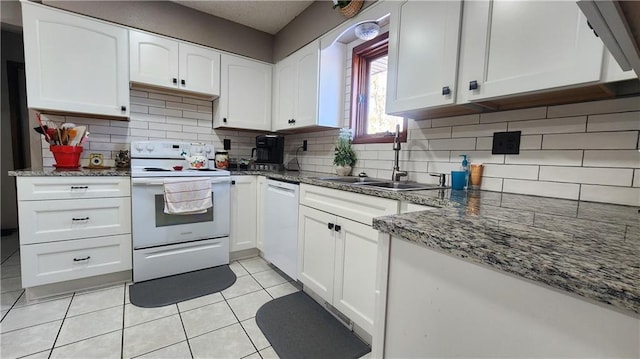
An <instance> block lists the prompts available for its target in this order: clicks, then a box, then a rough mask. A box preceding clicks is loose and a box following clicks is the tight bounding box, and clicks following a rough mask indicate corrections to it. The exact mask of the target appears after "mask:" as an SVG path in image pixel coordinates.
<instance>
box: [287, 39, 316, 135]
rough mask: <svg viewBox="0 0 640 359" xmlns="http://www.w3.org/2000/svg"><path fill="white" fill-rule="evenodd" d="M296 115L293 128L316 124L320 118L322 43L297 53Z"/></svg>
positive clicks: (306, 47) (311, 45) (312, 44)
mask: <svg viewBox="0 0 640 359" xmlns="http://www.w3.org/2000/svg"><path fill="white" fill-rule="evenodd" d="M295 56H296V63H297V69H298V70H297V72H296V84H297V85H296V89H297V92H296V94H295V95H296V114H295V117H294V118H293V120H294V121H293V122H292V126H291V127H293V128H296V127H306V126H312V125H314V124H316V122H317V118H318V86H319V83H318V75H319V74H318V70H319V66H318V65H319V58H320V43H319V42H318V41H315V42H313V43H311V44H309V45H307V46H305V47H303V48H302V49H300V50H299V51H298V52H296V55H295Z"/></svg>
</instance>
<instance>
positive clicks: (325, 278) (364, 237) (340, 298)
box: [298, 184, 398, 333]
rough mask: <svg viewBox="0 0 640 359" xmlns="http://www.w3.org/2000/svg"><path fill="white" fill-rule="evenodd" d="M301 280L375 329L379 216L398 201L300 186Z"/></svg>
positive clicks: (364, 325)
mask: <svg viewBox="0 0 640 359" xmlns="http://www.w3.org/2000/svg"><path fill="white" fill-rule="evenodd" d="M300 204H301V205H300V208H299V215H298V216H299V220H298V279H299V280H300V281H301V282H302V283H303V284H304V286H305V287H307V288H308V289H310V290H311V291H312V292H314V293H315V294H317V295H318V296H320V297H321V298H322V299H324V300H325V301H326V302H327V303H329V304H331V305H332V306H334V307H335V308H336V309H337V310H338V311H340V312H341V313H342V314H344V315H346V316H347V317H348V318H349V319H351V320H352V321H353V322H354V323H355V324H356V325H357V326H359V327H360V328H362V329H363V330H364V331H366V332H368V333H372V331H373V315H374V303H375V279H376V271H377V251H378V231H376V230H374V229H373V228H371V220H372V218H373V217H377V216H382V215H388V214H395V213H397V210H398V202H397V201H395V200H391V199H385V198H377V197H373V196H367V195H362V194H357V193H351V192H345V191H340V190H335V189H329V188H323V187H317V186H311V185H306V184H302V185H300Z"/></svg>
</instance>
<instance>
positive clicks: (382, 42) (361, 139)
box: [350, 32, 407, 144]
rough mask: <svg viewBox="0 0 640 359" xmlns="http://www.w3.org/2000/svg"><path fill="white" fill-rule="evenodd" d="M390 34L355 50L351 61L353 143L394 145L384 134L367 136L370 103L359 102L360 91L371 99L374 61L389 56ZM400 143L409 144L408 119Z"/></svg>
mask: <svg viewBox="0 0 640 359" xmlns="http://www.w3.org/2000/svg"><path fill="white" fill-rule="evenodd" d="M388 53H389V33H388V32H385V33H382V34H380V35H378V36H376V37H375V38H373V39H371V40H369V41H365V42H363V43H362V44H360V45H358V46H356V47H354V48H353V51H352V59H351V110H350V124H351V128H352V129H353V143H355V144H358V143H360V144H362V143H392V142H393V137H394V136H390V135H388V133H387V134H383V133H376V134H367V117H368V116H367V115H368V101H358V97H359V92H360V91H358V90H359V89H362V88H364V89H366V92H367V93H366V94H365V98H367V99H368V98H369V96H368V91H369V88H368V87H369V71H370V64H371V62H372V61H373V60H375V59H377V58H379V57H382V56H384V55H388ZM402 121H403V124H402V131H401V132H400V141H401V142H407V118H406V117H405V118H403V120H402Z"/></svg>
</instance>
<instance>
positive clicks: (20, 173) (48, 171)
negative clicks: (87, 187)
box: [8, 167, 131, 177]
mask: <svg viewBox="0 0 640 359" xmlns="http://www.w3.org/2000/svg"><path fill="white" fill-rule="evenodd" d="M8 174H9V176H13V177H48V176H55V177H65V176H69V177H70V176H117V177H128V176H130V175H131V171H129V169H125V170H123V169H119V168H107V169H88V168H83V167H80V168H78V169H57V168H55V167H44V168H42V169H30V168H26V169H23V170H15V171H9V173H8Z"/></svg>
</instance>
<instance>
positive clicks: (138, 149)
mask: <svg viewBox="0 0 640 359" xmlns="http://www.w3.org/2000/svg"><path fill="white" fill-rule="evenodd" d="M142 150H144V146H143V145H142V143H136V151H138V152H142Z"/></svg>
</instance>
